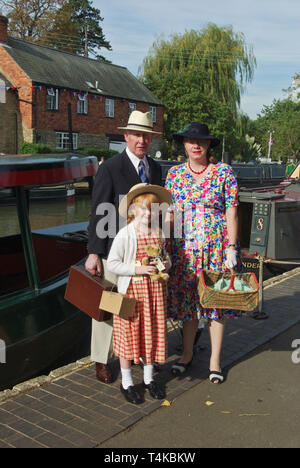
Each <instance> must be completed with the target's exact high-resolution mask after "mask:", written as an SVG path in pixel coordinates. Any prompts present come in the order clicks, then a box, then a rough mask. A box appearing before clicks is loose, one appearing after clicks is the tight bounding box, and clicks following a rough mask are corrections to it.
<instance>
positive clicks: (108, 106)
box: [105, 98, 115, 118]
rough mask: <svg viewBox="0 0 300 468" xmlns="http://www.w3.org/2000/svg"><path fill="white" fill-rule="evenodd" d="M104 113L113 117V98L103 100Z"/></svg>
mask: <svg viewBox="0 0 300 468" xmlns="http://www.w3.org/2000/svg"><path fill="white" fill-rule="evenodd" d="M105 115H106V117H111V118H113V117H114V116H115V101H114V100H113V99H108V98H107V99H106V100H105Z"/></svg>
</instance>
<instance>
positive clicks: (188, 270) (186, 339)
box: [165, 122, 240, 383]
mask: <svg viewBox="0 0 300 468" xmlns="http://www.w3.org/2000/svg"><path fill="white" fill-rule="evenodd" d="M174 139H175V140H176V141H179V142H183V143H184V146H185V150H186V154H187V157H188V161H187V163H186V164H181V165H179V166H175V167H172V168H171V169H170V170H169V172H168V175H167V179H166V184H165V187H166V189H167V190H169V191H170V193H171V195H172V199H173V204H174V207H175V210H174V211H175V216H174V233H173V250H172V264H173V267H172V269H171V271H170V279H169V285H168V289H169V294H168V315H169V317H172V318H173V319H174V320H182V321H183V345H184V351H183V355H182V357H181V359H180V360H179V361H178V362H177V363H176V364H174V365H173V367H172V373H173V374H175V375H179V374H182V373H183V372H185V371H186V369H187V367H188V366H189V365H190V364H191V362H192V359H193V344H194V338H195V334H196V331H197V328H198V320H200V319H201V318H202V317H205V318H207V319H208V328H209V333H210V340H211V358H210V366H209V369H210V372H209V378H210V380H211V382H213V383H222V382H223V380H224V376H223V374H222V370H221V367H220V355H221V349H222V341H223V333H224V317H235V316H238V315H240V311H233V310H223V309H204V308H202V307H201V305H200V301H199V296H198V292H197V278H198V277H199V275H200V271H201V270H202V269H203V268H206V269H208V270H211V271H221V272H223V271H225V270H226V268H234V267H235V266H236V265H237V257H238V255H237V204H238V186H237V181H236V179H235V177H234V175H233V171H232V168H231V167H230V166H229V165H227V164H223V163H216V162H215V160H214V159H213V158H212V157H211V156H210V148H212V147H214V146H217V145H218V144H219V143H220V142H219V140H218V139H217V138H214V137H213V136H211V135H210V134H209V129H208V127H207V126H206V125H204V124H200V123H198V122H193V123H191V124H189V125H188V126H187V127H185V128H184V129H183V130H182V131H181V132H179V133H177V134H175V135H174Z"/></svg>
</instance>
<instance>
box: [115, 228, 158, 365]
mask: <svg viewBox="0 0 300 468" xmlns="http://www.w3.org/2000/svg"><path fill="white" fill-rule="evenodd" d="M149 243H150V244H151V245H159V246H160V247H161V239H160V238H158V237H149V236H148V237H147V236H142V235H140V234H138V233H137V255H136V260H137V261H140V262H141V261H142V258H143V257H147V253H146V246H147V245H148V244H149ZM126 295H128V296H130V297H134V298H135V300H136V301H137V302H136V305H135V312H134V315H133V317H130V318H126V319H124V318H120V317H118V316H116V315H114V319H113V320H114V321H113V346H114V354H115V355H116V356H118V357H120V358H124V359H127V360H129V361H131V360H133V361H134V362H135V364H138V363H139V358H140V357H141V358H142V359H143V361H144V363H145V364H152V363H153V362H165V360H166V358H167V325H166V284H163V283H161V282H159V281H152V280H151V279H150V277H149V276H148V275H143V276H142V280H141V281H139V282H135V281H133V280H132V279H131V281H130V284H129V287H128V290H127V292H126Z"/></svg>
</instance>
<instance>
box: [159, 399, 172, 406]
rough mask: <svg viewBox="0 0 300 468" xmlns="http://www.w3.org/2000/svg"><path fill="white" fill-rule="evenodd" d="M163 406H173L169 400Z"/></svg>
mask: <svg viewBox="0 0 300 468" xmlns="http://www.w3.org/2000/svg"><path fill="white" fill-rule="evenodd" d="M161 406H171V403H170V402H169V400H165V401H164V402H163V403H162V404H161Z"/></svg>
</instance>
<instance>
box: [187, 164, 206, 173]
mask: <svg viewBox="0 0 300 468" xmlns="http://www.w3.org/2000/svg"><path fill="white" fill-rule="evenodd" d="M188 166H189V169H190V171H192V172H193V173H194V174H197V175H200V174H203V172H205V171H206V169H207V168H208V165H207V166H205V168H204V169H202V171H199V172H198V171H194V169H192V168H191V165H190V161H189V162H188Z"/></svg>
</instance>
